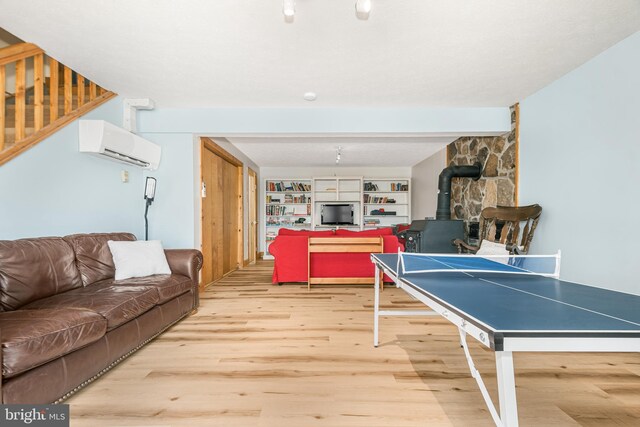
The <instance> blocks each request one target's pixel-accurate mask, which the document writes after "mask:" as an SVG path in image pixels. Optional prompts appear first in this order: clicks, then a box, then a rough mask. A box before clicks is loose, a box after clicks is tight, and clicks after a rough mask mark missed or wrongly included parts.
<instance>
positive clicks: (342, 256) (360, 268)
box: [269, 228, 404, 284]
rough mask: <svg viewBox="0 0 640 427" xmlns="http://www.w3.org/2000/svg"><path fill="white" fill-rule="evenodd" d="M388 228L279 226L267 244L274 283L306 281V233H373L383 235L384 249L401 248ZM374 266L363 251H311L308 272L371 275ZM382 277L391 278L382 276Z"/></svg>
mask: <svg viewBox="0 0 640 427" xmlns="http://www.w3.org/2000/svg"><path fill="white" fill-rule="evenodd" d="M392 233H393V230H392V229H391V228H379V229H376V230H364V231H350V230H342V229H339V230H336V232H335V233H334V231H333V230H325V231H307V230H300V231H297V230H289V229H286V228H281V229H280V230H279V231H278V236H277V237H276V238H275V240H274V241H273V242H272V243H271V245H270V246H269V253H271V254H272V255H273V256H274V258H275V263H274V266H273V279H272V282H273V283H278V284H280V283H283V282H306V281H307V263H308V243H309V237H340V236H344V237H372V236H382V238H383V240H384V242H383V243H384V252H385V253H396V252H398V250H404V247H403V246H402V245H401V244H400V243H399V242H398V238H397V237H396V236H394V235H393V234H392ZM373 274H374V266H373V264H372V263H371V259H370V257H369V254H366V253H314V254H311V276H313V277H373ZM385 281H391V280H390V279H389V278H388V277H386V276H385Z"/></svg>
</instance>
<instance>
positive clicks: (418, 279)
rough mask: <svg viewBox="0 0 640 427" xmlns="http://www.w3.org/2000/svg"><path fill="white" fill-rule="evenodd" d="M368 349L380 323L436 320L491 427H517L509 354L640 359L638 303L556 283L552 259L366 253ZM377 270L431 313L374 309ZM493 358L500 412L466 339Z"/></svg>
mask: <svg viewBox="0 0 640 427" xmlns="http://www.w3.org/2000/svg"><path fill="white" fill-rule="evenodd" d="M371 260H372V262H373V263H374V264H375V267H376V275H375V277H376V283H375V300H374V338H373V341H374V346H376V347H377V346H378V329H379V319H380V317H381V316H407V315H409V316H411V315H440V316H442V317H443V318H445V319H447V320H448V321H449V322H451V323H453V324H454V325H455V326H457V328H458V332H459V335H460V345H461V347H462V348H463V350H464V353H465V356H466V359H467V363H468V365H469V369H470V371H471V376H472V377H473V378H474V379H475V380H476V382H477V384H478V387H479V388H480V391H481V393H482V397H483V399H484V400H485V403H486V404H487V407H488V408H489V412H490V413H491V416H492V418H493V421H494V422H495V424H496V425H497V426H505V427H512V426H517V425H518V411H517V401H516V388H515V375H514V365H513V353H514V352H519V351H520V352H524V351H529V352H640V296H636V295H632V294H627V293H623V292H616V291H611V290H606V289H601V288H596V287H592V286H586V285H582V284H577V283H572V282H567V281H563V280H559V278H558V276H559V271H560V269H559V266H560V254H559V253H558V254H557V255H552V256H531V255H529V256H498V257H494V256H492V257H486V258H483V257H480V256H476V255H429V254H409V253H398V254H372V255H371ZM380 271H383V272H384V273H385V274H386V275H387V276H389V277H390V278H391V279H392V280H393V281H394V282H395V284H396V286H397V287H398V288H401V289H403V290H404V291H405V292H407V293H408V294H409V295H411V296H412V297H414V298H415V299H417V300H418V301H421V302H422V303H424V304H425V305H427V306H428V307H429V308H430V309H431V310H428V311H427V310H395V311H392V310H380V283H379V281H380V279H379V278H380V274H379V273H380ZM468 335H469V336H471V337H473V338H475V339H476V340H477V341H479V342H480V343H481V344H482V345H484V346H486V347H488V348H491V349H493V350H494V351H495V358H496V371H497V383H498V399H499V413H498V410H497V409H496V406H495V405H494V404H493V402H492V400H491V396H490V395H489V393H488V391H487V388H486V386H485V384H484V382H483V380H482V377H481V376H480V373H479V372H478V370H477V369H476V368H475V366H474V363H473V359H472V357H471V354H470V353H469V348H468V346H467V340H466V337H467V336H468Z"/></svg>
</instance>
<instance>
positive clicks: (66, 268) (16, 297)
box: [0, 237, 82, 311]
mask: <svg viewBox="0 0 640 427" xmlns="http://www.w3.org/2000/svg"><path fill="white" fill-rule="evenodd" d="M80 287H82V281H81V279H80V273H79V272H78V269H77V267H76V263H75V256H74V253H73V249H71V247H70V246H69V245H68V244H67V243H66V242H65V241H64V240H62V239H61V238H59V237H43V238H38V239H21V240H4V241H0V311H9V310H16V309H18V308H19V307H21V306H23V305H25V304H28V303H30V302H32V301H36V300H38V299H40V298H45V297H48V296H51V295H55V294H59V293H62V292H65V291H68V290H71V289H75V288H80Z"/></svg>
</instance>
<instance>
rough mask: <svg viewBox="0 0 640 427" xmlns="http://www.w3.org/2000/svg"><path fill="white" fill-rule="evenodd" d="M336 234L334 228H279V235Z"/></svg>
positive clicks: (318, 235) (313, 235) (328, 235)
mask: <svg viewBox="0 0 640 427" xmlns="http://www.w3.org/2000/svg"><path fill="white" fill-rule="evenodd" d="M334 234H335V233H334V232H333V230H318V231H315V230H290V229H288V228H281V229H279V230H278V236H309V237H323V236H326V237H331V236H333V235H334Z"/></svg>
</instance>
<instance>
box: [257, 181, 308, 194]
mask: <svg viewBox="0 0 640 427" xmlns="http://www.w3.org/2000/svg"><path fill="white" fill-rule="evenodd" d="M267 191H298V192H305V191H306V192H308V191H311V184H306V183H304V182H296V181H291V182H288V184H287V183H285V182H284V181H279V182H277V181H267Z"/></svg>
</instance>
